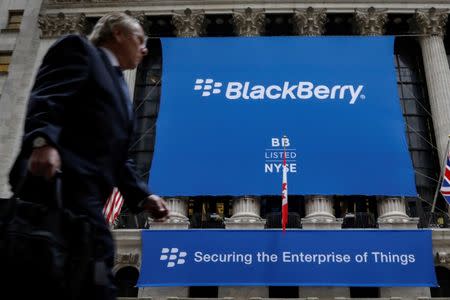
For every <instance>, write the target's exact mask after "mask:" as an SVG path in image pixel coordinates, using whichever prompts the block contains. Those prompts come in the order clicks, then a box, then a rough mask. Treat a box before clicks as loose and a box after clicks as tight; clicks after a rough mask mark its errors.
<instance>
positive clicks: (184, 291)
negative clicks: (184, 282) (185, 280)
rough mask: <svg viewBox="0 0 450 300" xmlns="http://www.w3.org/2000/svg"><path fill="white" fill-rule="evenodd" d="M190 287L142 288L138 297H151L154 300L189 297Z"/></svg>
mask: <svg viewBox="0 0 450 300" xmlns="http://www.w3.org/2000/svg"><path fill="white" fill-rule="evenodd" d="M188 293H189V287H187V286H183V287H145V288H140V289H139V292H138V297H139V298H142V297H151V298H152V300H166V299H167V298H168V297H181V298H186V297H188Z"/></svg>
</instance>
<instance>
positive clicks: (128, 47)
mask: <svg viewBox="0 0 450 300" xmlns="http://www.w3.org/2000/svg"><path fill="white" fill-rule="evenodd" d="M89 39H90V40H91V42H92V43H93V44H94V45H96V46H98V47H105V48H108V49H109V50H111V51H112V52H113V53H114V54H115V55H116V57H117V60H118V61H119V65H120V67H121V68H122V69H123V70H127V69H134V68H136V67H137V65H138V64H139V63H140V62H141V60H142V58H143V57H144V56H145V55H146V54H147V52H148V50H147V48H146V45H145V43H146V38H145V34H144V30H143V29H142V27H141V25H140V24H139V22H138V20H136V19H135V18H133V17H130V16H129V15H127V14H124V13H111V14H107V15H105V16H103V17H102V18H101V19H100V20H99V21H98V22H97V24H96V25H95V27H94V29H93V30H92V33H91V34H90V36H89Z"/></svg>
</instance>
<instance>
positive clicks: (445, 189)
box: [441, 154, 450, 204]
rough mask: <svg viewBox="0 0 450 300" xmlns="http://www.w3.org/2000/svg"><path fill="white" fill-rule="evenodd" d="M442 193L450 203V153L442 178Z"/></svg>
mask: <svg viewBox="0 0 450 300" xmlns="http://www.w3.org/2000/svg"><path fill="white" fill-rule="evenodd" d="M441 194H442V196H444V199H445V201H447V203H448V204H450V154H449V155H447V163H446V164H445V172H444V178H442V185H441Z"/></svg>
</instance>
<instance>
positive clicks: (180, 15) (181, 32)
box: [172, 8, 205, 37]
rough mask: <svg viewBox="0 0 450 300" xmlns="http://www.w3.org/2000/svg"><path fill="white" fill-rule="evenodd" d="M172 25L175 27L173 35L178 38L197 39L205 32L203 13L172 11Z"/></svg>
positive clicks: (201, 11)
mask: <svg viewBox="0 0 450 300" xmlns="http://www.w3.org/2000/svg"><path fill="white" fill-rule="evenodd" d="M172 24H173V25H174V26H175V28H176V30H175V34H176V36H179V37H197V36H200V35H202V34H203V33H204V31H205V12H204V11H203V10H200V11H192V10H191V9H189V8H186V9H185V10H184V11H182V12H180V11H178V12H177V11H173V16H172Z"/></svg>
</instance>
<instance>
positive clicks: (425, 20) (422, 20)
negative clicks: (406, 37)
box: [411, 7, 449, 36]
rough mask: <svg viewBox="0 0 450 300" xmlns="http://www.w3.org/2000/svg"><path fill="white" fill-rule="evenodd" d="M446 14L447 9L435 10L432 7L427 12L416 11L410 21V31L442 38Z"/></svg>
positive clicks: (422, 10)
mask: <svg viewBox="0 0 450 300" xmlns="http://www.w3.org/2000/svg"><path fill="white" fill-rule="evenodd" d="M448 13H449V10H448V9H436V8H434V7H432V8H430V9H428V10H424V9H416V12H415V14H414V18H413V19H412V24H411V25H412V29H413V30H414V31H418V32H419V33H421V34H429V35H435V36H444V35H445V31H446V28H445V25H446V24H447V20H448Z"/></svg>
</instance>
